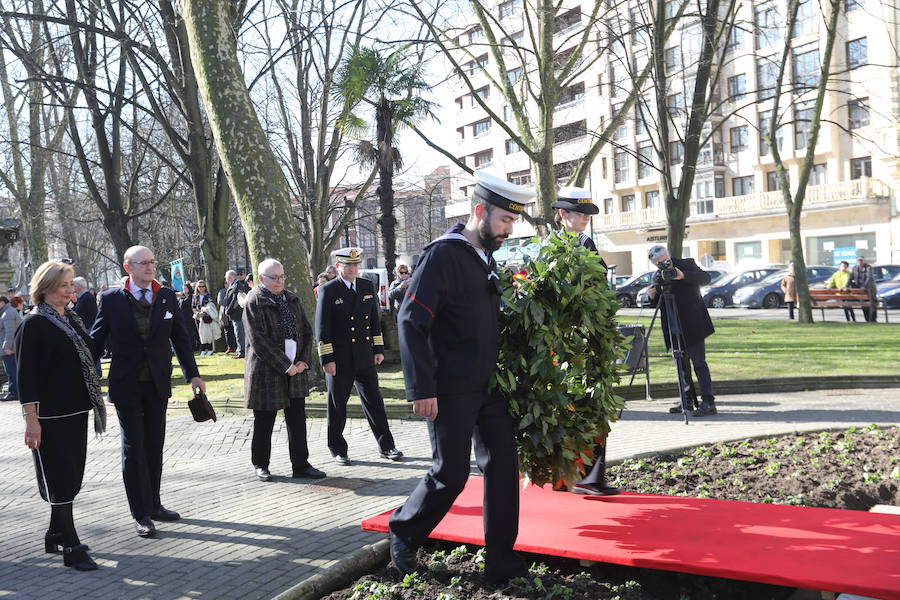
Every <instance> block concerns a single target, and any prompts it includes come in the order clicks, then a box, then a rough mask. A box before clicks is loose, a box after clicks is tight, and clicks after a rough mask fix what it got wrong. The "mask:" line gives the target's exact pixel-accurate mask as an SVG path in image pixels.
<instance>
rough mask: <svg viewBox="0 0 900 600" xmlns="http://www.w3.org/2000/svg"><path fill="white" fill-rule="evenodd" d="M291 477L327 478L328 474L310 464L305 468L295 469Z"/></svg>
mask: <svg viewBox="0 0 900 600" xmlns="http://www.w3.org/2000/svg"><path fill="white" fill-rule="evenodd" d="M291 477H293V478H294V479H325V477H326V475H325V472H324V471H320V470H319V469H317V468H315V467H313V466H308V467H306V468H305V469H303V470H300V471H294V472H293V473H291Z"/></svg>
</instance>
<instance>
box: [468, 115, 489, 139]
mask: <svg viewBox="0 0 900 600" xmlns="http://www.w3.org/2000/svg"><path fill="white" fill-rule="evenodd" d="M490 131H491V120H490V119H485V120H483V121H478V122H477V123H474V124H473V125H472V135H473V136H474V137H480V136H482V135H487V134H488V133H489V132H490Z"/></svg>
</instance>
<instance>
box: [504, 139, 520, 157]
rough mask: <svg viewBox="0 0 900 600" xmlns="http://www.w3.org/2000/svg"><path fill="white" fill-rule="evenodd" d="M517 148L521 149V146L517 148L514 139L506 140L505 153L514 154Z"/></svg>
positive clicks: (517, 145) (517, 144)
mask: <svg viewBox="0 0 900 600" xmlns="http://www.w3.org/2000/svg"><path fill="white" fill-rule="evenodd" d="M519 150H521V148H519V143H518V142H517V141H516V140H506V153H507V154H515V153H516V152H518V151H519Z"/></svg>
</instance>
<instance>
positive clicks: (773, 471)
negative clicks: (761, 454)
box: [765, 461, 781, 475]
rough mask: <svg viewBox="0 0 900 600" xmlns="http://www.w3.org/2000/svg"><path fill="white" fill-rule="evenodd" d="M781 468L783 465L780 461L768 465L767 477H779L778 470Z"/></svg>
mask: <svg viewBox="0 0 900 600" xmlns="http://www.w3.org/2000/svg"><path fill="white" fill-rule="evenodd" d="M780 468H781V463H780V462H778V461H775V462H770V463H769V464H767V465H766V469H765V470H766V475H777V474H778V469H780Z"/></svg>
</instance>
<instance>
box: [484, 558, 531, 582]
mask: <svg viewBox="0 0 900 600" xmlns="http://www.w3.org/2000/svg"><path fill="white" fill-rule="evenodd" d="M498 562H499V563H500V564H499V566H498ZM516 577H523V578H525V579H531V578H530V576H529V574H528V567H526V566H525V562H524V561H523V560H522V559H521V557H519V556H518V555H516V554H511V555H509V556H508V557H507V558H506V559H505V560H502V561H497V560H495V561H494V562H493V564H492V563H491V558H490V556H488V559H487V562H486V563H485V566H484V579H485V581H487V582H488V583H489V584H490V585H493V586H496V587H504V586H505V585H506V584H507V583H509V580H510V579H515V578H516Z"/></svg>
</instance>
